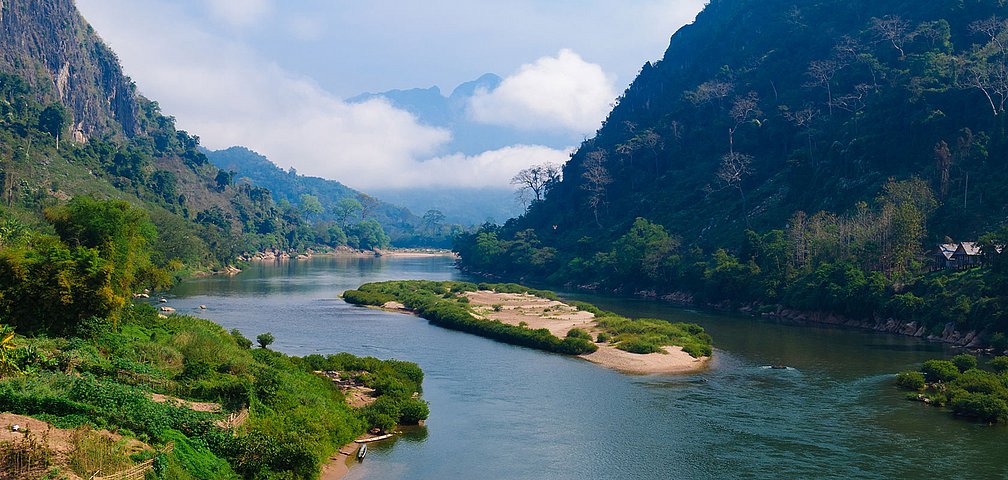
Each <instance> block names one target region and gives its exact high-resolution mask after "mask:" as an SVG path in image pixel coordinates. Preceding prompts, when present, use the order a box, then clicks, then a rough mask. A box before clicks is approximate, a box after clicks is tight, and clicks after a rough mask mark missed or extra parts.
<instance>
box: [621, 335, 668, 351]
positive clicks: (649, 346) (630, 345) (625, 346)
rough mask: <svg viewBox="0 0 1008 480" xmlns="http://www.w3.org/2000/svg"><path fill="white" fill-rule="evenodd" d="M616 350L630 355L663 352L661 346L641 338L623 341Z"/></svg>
mask: <svg viewBox="0 0 1008 480" xmlns="http://www.w3.org/2000/svg"><path fill="white" fill-rule="evenodd" d="M616 348H618V349H620V350H624V351H627V352H630V353H640V354H648V353H658V352H660V351H662V349H661V346H660V345H657V344H656V343H654V342H651V341H648V340H645V339H643V338H639V337H635V338H631V339H629V340H623V341H621V342H619V343H618V344H616Z"/></svg>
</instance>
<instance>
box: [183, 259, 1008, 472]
mask: <svg viewBox="0 0 1008 480" xmlns="http://www.w3.org/2000/svg"><path fill="white" fill-rule="evenodd" d="M391 279H430V280H455V279H464V278H463V276H462V275H461V274H460V273H459V272H458V271H457V270H455V269H454V268H453V265H452V260H451V259H450V258H447V257H428V258H387V257H386V258H323V257H318V258H313V259H310V260H305V261H292V262H284V263H276V264H273V263H269V264H266V263H258V264H253V265H252V266H251V267H249V268H248V269H246V270H245V271H244V272H242V273H241V274H239V275H237V276H235V277H230V278H229V277H215V278H206V279H195V280H190V281H187V282H184V283H183V284H181V285H180V286H178V287H177V288H176V289H175V290H174V291H173V292H172V293H173V296H172V297H169V305H171V306H174V307H175V308H177V309H178V310H179V312H180V313H191V314H194V315H199V316H203V317H205V318H208V319H211V320H213V321H215V322H217V323H219V324H221V325H222V326H224V327H225V328H227V329H232V328H237V329H239V330H241V331H242V333H243V334H245V336H247V337H249V338H254V337H255V336H256V335H258V334H259V333H262V332H266V331H269V332H272V333H273V334H274V335H275V336H276V339H277V340H276V343H275V344H274V345H273V346H272V348H274V349H276V350H278V351H282V352H285V353H288V354H293V355H307V354H312V353H320V354H329V353H335V352H341V351H346V352H350V353H353V354H356V355H371V356H375V357H379V358H398V359H402V360H409V361H412V362H416V363H418V364H419V365H420V366H421V368H423V371H424V373H425V375H426V376H425V380H424V384H423V388H424V394H423V396H424V398H425V399H426V400H427V401H428V402H430V410H431V415H430V419H429V420H428V422H427V426H426V427H420V428H415V429H413V430H410V431H409V432H407V433H406V434H405V435H403V436H400V437H398V438H396V439H394V440H390V441H386V442H381V443H378V444H374V445H372V447H371V448H370V449H369V453H368V456H367V459H366V460H365V461H364V462H363V463H362V464H360V465H355V466H354V467H353V468H351V470H350V473H349V475H348V476H347V478H348V479H362V478H369V479H411V480H412V479H432V480H433V479H438V480H442V479H471V478H478V479H497V478H501V479H642V478H652V479H666V478H667V479H690V478H702V479H707V478H1008V449H1006V444H1005V439H1006V438H1008V429H1006V428H1005V427H1002V426H995V427H990V426H987V425H980V424H976V423H973V422H970V421H965V420H960V419H955V418H953V417H952V416H951V415H948V414H947V413H945V412H942V411H940V410H938V409H934V408H930V407H926V406H924V405H923V404H919V403H917V402H910V401H906V400H903V393H902V392H901V391H899V390H897V389H896V388H895V387H894V385H893V376H894V374H895V373H896V372H898V371H900V370H903V369H907V368H909V367H912V366H914V365H915V364H919V363H920V362H922V361H923V360H926V359H929V358H935V357H940V356H944V355H949V354H950V352H949V351H948V350H946V349H945V347H943V346H941V345H937V344H933V343H927V342H923V341H920V340H917V339H912V338H907V337H897V336H889V335H882V334H876V333H869V332H861V331H852V330H840V329H832V328H813V327H798V326H790V325H784V324H780V323H775V322H769V321H765V320H760V319H754V318H749V317H739V316H724V315H714V314H709V313H702V312H693V311H688V310H682V309H676V308H672V307H670V306H667V305H664V304H661V303H657V302H651V301H644V300H626V299H618V298H606V297H598V296H589V295H566V297H568V298H576V299H578V300H585V301H590V302H593V303H596V304H597V305H599V306H600V307H602V308H604V309H607V310H613V311H616V312H618V313H621V314H623V315H627V316H634V317H641V316H646V317H654V318H662V319H667V320H671V321H689V322H696V323H699V324H701V325H703V326H704V327H705V328H706V329H707V330H708V332H710V334H711V335H712V336H713V337H714V343H715V348H716V351H715V360H714V361H713V365H712V367H711V368H710V369H709V370H707V371H705V372H702V373H697V374H692V375H684V376H631V375H624V374H621V373H617V372H614V371H610V370H607V369H605V368H601V367H598V366H595V365H593V364H590V363H588V362H586V361H582V360H580V359H577V358H571V357H565V356H561V355H555V354H549V353H543V352H539V351H536V350H531V349H526V348H521V347H514V346H510V345H504V344H501V343H496V342H493V341H490V340H486V339H483V338H480V337H476V336H472V335H468V334H463V333H459V332H455V331H451V330H446V329H442V328H439V327H435V326H432V325H429V324H428V323H427V321H426V320H423V319H420V318H416V317H412V316H408V315H400V314H393V313H386V312H381V311H376V310H371V309H365V308H360V307H354V306H351V305H348V304H346V303H344V302H343V301H342V300H340V299H339V294H340V293H341V292H343V291H344V290H347V289H350V288H355V287H357V286H359V285H360V284H362V283H365V282H371V281H380V280H391ZM201 304H204V305H206V306H207V309H206V310H200V309H199V308H198V306H199V305H201ZM770 365H787V366H788V367H789V368H788V369H787V370H779V369H770V368H769V366H770Z"/></svg>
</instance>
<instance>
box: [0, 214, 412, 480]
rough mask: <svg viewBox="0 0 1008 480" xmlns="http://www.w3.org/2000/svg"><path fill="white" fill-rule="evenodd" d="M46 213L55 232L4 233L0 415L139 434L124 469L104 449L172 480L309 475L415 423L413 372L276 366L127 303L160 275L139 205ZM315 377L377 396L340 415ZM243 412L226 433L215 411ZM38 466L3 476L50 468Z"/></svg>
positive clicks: (332, 388)
mask: <svg viewBox="0 0 1008 480" xmlns="http://www.w3.org/2000/svg"><path fill="white" fill-rule="evenodd" d="M46 213H47V215H46V216H47V218H48V219H49V221H50V222H51V227H50V228H51V229H52V230H53V231H55V234H52V233H45V232H39V231H33V230H30V229H25V228H21V229H16V231H17V235H9V234H8V235H7V236H5V237H4V238H3V244H2V248H0V319H2V320H3V322H4V323H7V324H10V325H12V326H13V327H14V329H16V331H17V332H18V335H15V334H14V329H12V328H11V327H10V326H4V327H0V340H2V345H0V411H7V412H12V413H15V414H24V415H31V416H34V417H36V418H39V419H41V420H44V421H47V422H49V423H50V424H52V425H54V426H56V427H59V428H79V427H82V426H86V427H93V428H103V429H110V430H114V431H116V432H118V433H119V434H121V435H122V436H124V437H126V438H137V439H140V440H142V441H144V442H147V443H148V444H150V445H153V446H155V447H158V450H157V451H150V450H145V451H144V452H141V453H139V454H137V455H134V457H133V458H132V460H131V459H129V458H126V459H123V458H122V457H124V456H125V454H124V453H122V452H119V455H118V456H119V457H120V461H121V463H122V464H131V463H132V461H138V460H142V459H144V458H154V459H155V460H154V469H153V473H152V475H153V476H154V477H155V478H164V479H172V480H174V479H187V478H200V479H207V478H238V477H243V478H315V477H316V476H317V475H318V472H319V467H320V464H321V463H322V462H323V461H325V460H326V459H328V458H329V455H330V454H332V453H333V452H335V451H336V450H337V449H338V448H339V447H340V446H341V445H344V444H346V443H349V442H350V441H352V440H353V439H354V438H356V437H357V436H359V435H360V434H362V433H364V432H365V431H366V430H368V429H371V428H377V429H379V430H385V431H387V430H390V429H391V428H393V427H394V426H395V425H396V424H397V423H399V424H411V423H417V422H419V421H420V420H423V419H425V418H426V417H427V414H428V409H427V405H426V403H425V402H423V401H422V400H420V399H418V398H415V394H416V393H418V392H420V390H421V383H422V381H423V373H422V372H421V371H420V369H419V367H417V366H416V365H415V364H412V363H408V362H398V361H381V360H378V359H374V358H357V357H354V356H352V355H349V354H338V355H331V356H328V357H323V356H320V355H311V356H308V357H305V358H298V357H292V356H287V355H284V354H281V353H278V352H274V351H271V350H268V349H267V348H251V346H252V342H251V340H249V339H247V338H244V337H243V336H242V335H241V334H240V333H238V332H237V331H232V332H231V333H228V332H226V331H224V330H223V329H222V328H221V327H220V326H218V325H215V324H213V323H211V322H209V321H206V320H201V319H197V318H192V317H186V316H181V315H171V316H167V317H164V316H162V315H159V314H158V312H157V311H155V310H154V308H153V307H151V306H149V305H147V304H133V303H132V302H131V297H132V292H135V291H137V290H138V289H142V288H143V287H144V286H150V285H152V284H157V283H160V282H164V281H166V278H167V274H166V272H165V271H164V269H163V268H161V267H159V266H158V265H157V262H156V261H155V260H154V257H155V255H154V254H155V251H154V250H153V248H152V245H154V244H155V243H156V242H155V239H156V237H157V230H156V228H155V227H154V226H153V225H152V224H151V223H150V221H149V220H148V219H147V216H146V213H145V212H143V211H142V210H139V209H136V208H133V207H130V206H129V205H128V204H126V203H125V202H122V201H96V200H90V199H86V198H77V199H74V200H73V201H71V202H70V203H69V204H68V205H66V206H63V207H57V208H53V209H48V210H47V211H46ZM8 225H10V223H8ZM265 345H268V342H264V346H265ZM318 370H336V371H341V372H344V373H345V374H346V375H351V376H353V377H354V378H355V379H356V380H357V382H358V383H359V384H362V385H364V386H368V387H371V388H373V389H374V390H375V395H376V397H377V398H376V399H375V401H374V402H373V403H372V404H370V405H368V406H365V407H363V408H356V409H355V408H351V407H349V406H348V405H347V403H346V401H345V398H344V395H343V393H342V392H341V391H340V390H339V388H338V387H337V386H336V385H335V384H334V383H333V382H332V381H331V380H329V379H327V378H324V377H322V376H320V375H317V374H315V373H313V372H314V371H318ZM153 394H164V395H168V396H171V397H182V398H185V399H187V400H197V401H205V402H214V403H217V404H219V405H220V411H216V412H207V411H197V410H193V409H191V408H188V406H187V404H185V403H182V402H168V403H159V402H157V401H155V400H154V399H153ZM246 409H247V411H248V414H247V420H246V421H245V422H244V423H243V424H241V425H230V424H228V423H227V414H228V413H236V412H239V411H244V410H246ZM222 425H224V426H222ZM168 444H171V445H173V449H171V450H170V451H169V452H168V453H165V450H164V449H161V448H160V447H163V446H166V445H168ZM39 448H41V449H43V450H44V449H45V448H47V447H46V445H44V444H43V445H41V446H39ZM2 450H4V451H6V449H2ZM40 458H48V457H46V456H45V455H42V456H41V457H40ZM8 460H10V458H8V457H5V458H3V459H0V461H8ZM39 465H41V467H42V468H41V469H35V470H31V471H23V472H21V473H20V474H19V475H21V476H20V477H19V478H32V477H33V476H37V477H38V478H41V477H42V476H44V475H46V474H49V473H53V472H52V471H50V470H49V469H48V468H49V466H48V465H46V464H45V462H41V463H37V464H36V466H39ZM71 467H72V466H71ZM7 468H13V467H12V466H11V465H0V470H5V469H7ZM6 471H11V470H6ZM78 473H79V474H82V475H84V474H85V473H86V474H91V473H93V472H82V471H81V472H78ZM103 473H106V474H107V473H110V472H103Z"/></svg>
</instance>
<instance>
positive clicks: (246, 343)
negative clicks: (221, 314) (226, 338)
mask: <svg viewBox="0 0 1008 480" xmlns="http://www.w3.org/2000/svg"><path fill="white" fill-rule="evenodd" d="M231 338H234V341H235V344H236V345H238V346H239V347H241V348H245V349H249V348H252V340H249V339H248V338H246V337H245V335H242V333H241V332H240V331H239V330H238V329H237V328H233V329H231Z"/></svg>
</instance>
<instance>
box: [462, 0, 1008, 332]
mask: <svg viewBox="0 0 1008 480" xmlns="http://www.w3.org/2000/svg"><path fill="white" fill-rule="evenodd" d="M1006 17H1008V16H1006V15H1005V5H1004V3H1003V2H1002V1H999V0H976V1H969V2H959V1H952V0H939V1H934V2H909V1H897V2H868V1H861V0H858V1H853V2H849V1H843V2H841V1H838V0H830V1H825V2H815V3H810V2H793V1H785V0H775V1H755V0H720V1H713V2H711V3H710V4H709V5H708V6H707V7H706V8H705V10H704V11H703V12H702V13H701V14H700V15H699V16H698V17H697V19H696V21H695V23H693V24H692V25H688V26H686V27H683V29H681V30H680V31H679V32H678V33H676V35H675V36H674V37H673V38H672V41H671V44H670V46H669V49H668V51H667V52H666V54H665V57H664V58H663V59H662V60H661V61H659V62H656V63H653V64H652V63H648V64H646V65H645V66H644V68H643V69H642V70H641V73H640V75H639V77H638V78H637V79H636V80H635V81H634V83H633V84H632V85H631V86H630V88H629V89H628V90H627V91H626V92H625V93H624V95H623V96H622V97H621V98H620V99H619V102H618V104H617V105H616V107H615V108H614V109H613V111H612V112H611V113H610V115H609V118H608V119H607V120H606V122H605V124H604V125H603V127H602V128H601V129H600V130H599V131H598V133H597V135H596V136H595V137H594V138H592V139H590V140H587V141H585V142H584V144H583V145H582V146H581V148H580V149H579V150H578V151H577V152H576V153H574V154H573V155H572V158H571V161H570V162H568V163H567V164H566V165H565V166H564V169H563V176H562V177H563V178H562V180H560V181H554V182H550V183H549V184H548V185H545V186H544V187H545V189H546V194H545V196H544V199H543V200H542V201H539V202H534V203H533V204H532V205H531V206H530V207H529V209H528V211H527V212H526V213H525V214H524V215H523V216H522V217H519V218H517V219H513V220H511V221H508V222H507V223H505V224H504V225H503V226H496V225H484V226H483V227H482V228H481V229H480V230H479V231H477V232H473V233H471V234H466V235H462V236H460V237H459V238H458V240H457V241H456V246H455V249H456V250H457V251H458V252H459V253H460V254H461V256H462V261H461V263H462V265H463V267H464V268H466V269H468V270H471V271H475V272H480V273H485V274H491V275H500V276H505V277H510V278H523V277H525V278H532V279H537V280H540V281H549V282H551V283H557V284H570V285H573V286H578V287H584V288H590V289H605V290H613V291H623V292H626V293H635V292H639V293H643V294H646V295H657V296H666V295H671V296H672V297H674V298H675V299H677V300H681V301H687V302H689V301H693V302H696V303H700V304H711V303H713V304H721V303H723V302H725V301H729V302H731V303H734V304H735V305H736V306H737V305H741V304H753V303H756V304H763V305H770V304H779V305H784V306H786V307H789V308H796V309H803V310H820V311H830V312H835V313H840V314H843V315H847V316H850V317H854V318H858V319H863V318H871V317H886V316H893V317H895V318H899V319H901V320H905V321H914V320H915V321H919V322H921V323H922V324H924V325H926V326H927V327H928V328H929V329H930V331H931V333H940V332H941V331H942V330H943V328H944V327H945V325H946V324H947V323H953V324H954V325H955V326H956V327H957V328H959V329H975V330H977V331H981V332H983V333H984V335H985V338H989V339H997V338H1000V339H1002V340H1001V341H1002V342H1003V338H1004V336H1003V335H1000V336H999V334H1000V333H1001V332H1008V296H1006V295H1008V293H1006V292H1008V283H1005V280H1006V278H1005V273H1006V271H1005V270H1004V267H1003V265H1004V259H1003V258H1002V254H1001V253H1000V252H999V251H998V250H999V247H1000V246H1002V245H1004V244H1006V243H1008V242H1006V240H1008V203H1006V201H1005V199H1006V198H1008V190H1006V188H1008V114H1006V113H1005V107H1006V103H1005V102H1006V100H1008V83H1006V79H1008V75H1006V72H1008V48H1006V44H1008V18H1006ZM952 239H954V241H980V242H981V243H982V244H983V246H984V249H983V254H984V257H985V262H986V263H987V264H988V267H985V268H983V269H979V270H973V271H965V272H961V271H941V272H930V270H931V268H930V267H931V266H932V264H931V263H930V262H929V257H928V255H929V252H930V250H931V249H932V248H933V247H934V246H936V245H937V244H938V243H946V242H948V241H950V240H952ZM768 308H771V307H768ZM998 346H1001V347H1002V348H1003V347H1005V346H1006V345H1004V344H1003V343H1002V344H1000V345H998Z"/></svg>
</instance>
